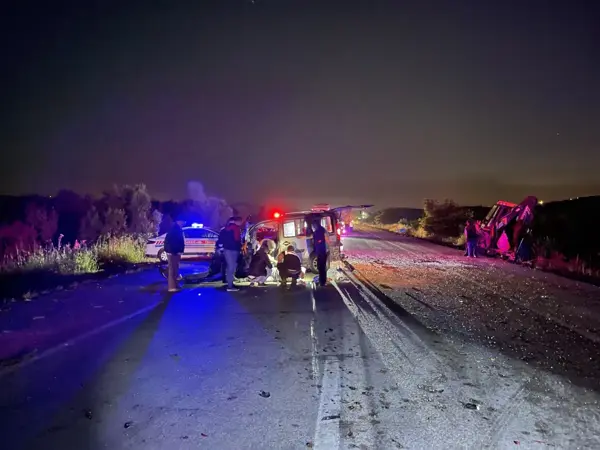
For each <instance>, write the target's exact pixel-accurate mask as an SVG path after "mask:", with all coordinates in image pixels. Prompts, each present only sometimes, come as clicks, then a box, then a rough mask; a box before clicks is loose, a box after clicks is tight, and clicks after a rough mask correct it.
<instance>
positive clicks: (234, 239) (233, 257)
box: [220, 216, 242, 292]
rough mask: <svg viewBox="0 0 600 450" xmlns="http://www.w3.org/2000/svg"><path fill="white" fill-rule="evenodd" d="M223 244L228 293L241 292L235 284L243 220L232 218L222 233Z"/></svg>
mask: <svg viewBox="0 0 600 450" xmlns="http://www.w3.org/2000/svg"><path fill="white" fill-rule="evenodd" d="M220 240H221V244H222V245H223V256H225V265H226V271H225V278H226V280H227V291H229V292H236V291H239V289H238V288H237V287H235V285H234V284H233V280H234V279H235V271H236V269H237V265H238V259H239V257H240V252H241V250H242V218H241V217H237V216H236V217H232V218H231V219H229V221H228V223H227V226H226V227H225V229H224V230H223V232H222V233H221V238H220Z"/></svg>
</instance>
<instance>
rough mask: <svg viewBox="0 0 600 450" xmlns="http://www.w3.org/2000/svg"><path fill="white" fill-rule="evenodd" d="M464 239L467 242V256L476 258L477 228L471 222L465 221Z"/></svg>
mask: <svg viewBox="0 0 600 450" xmlns="http://www.w3.org/2000/svg"><path fill="white" fill-rule="evenodd" d="M465 238H466V240H467V256H468V257H470V258H477V253H476V252H477V242H478V240H479V234H478V233H477V227H476V226H475V224H474V223H473V222H472V221H471V220H467V224H466V226H465Z"/></svg>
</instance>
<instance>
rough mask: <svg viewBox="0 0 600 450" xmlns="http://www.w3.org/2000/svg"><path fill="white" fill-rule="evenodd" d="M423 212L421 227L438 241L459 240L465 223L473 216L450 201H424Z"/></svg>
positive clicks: (466, 209) (467, 210)
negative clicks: (438, 239)
mask: <svg viewBox="0 0 600 450" xmlns="http://www.w3.org/2000/svg"><path fill="white" fill-rule="evenodd" d="M424 211H425V212H424V215H423V219H421V226H422V227H423V229H424V230H425V231H426V232H427V233H428V234H430V235H432V236H435V237H437V238H440V239H448V238H450V239H457V238H459V237H460V235H461V234H462V233H463V230H464V225H465V222H466V221H467V219H471V218H472V215H473V214H472V212H471V211H470V210H469V209H468V208H462V207H460V206H458V205H457V204H456V203H454V202H453V201H452V200H444V201H443V202H438V201H435V200H425V204H424Z"/></svg>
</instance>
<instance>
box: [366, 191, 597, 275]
mask: <svg viewBox="0 0 600 450" xmlns="http://www.w3.org/2000/svg"><path fill="white" fill-rule="evenodd" d="M599 208H600V197H586V198H576V199H570V200H565V201H559V202H551V203H546V204H543V205H538V206H537V208H536V210H535V214H534V222H533V226H532V235H533V236H532V237H533V251H534V255H535V258H534V260H533V261H532V262H531V265H532V266H535V267H537V268H541V269H545V270H551V271H555V272H559V273H563V274H573V275H577V276H580V277H583V278H584V279H594V280H597V279H600V233H598V232H597V224H596V222H595V216H594V214H593V213H592V212H593V211H596V210H598V209H599ZM417 211H418V214H417V213H416V212H417ZM488 211H489V208H488V207H482V206H476V207H465V206H460V205H458V204H457V203H455V202H454V201H452V200H444V201H436V200H425V202H424V205H423V209H421V210H414V209H408V208H388V209H385V210H381V211H378V212H376V213H374V214H372V215H371V216H370V217H369V218H368V219H367V220H365V224H367V225H370V226H373V227H376V228H379V229H384V230H387V231H391V232H394V233H399V234H403V235H406V236H412V237H415V238H420V239H427V240H430V241H434V242H438V243H441V244H445V245H451V246H456V247H463V246H464V244H465V238H464V234H463V232H464V225H465V222H466V221H467V219H475V220H481V219H483V218H485V216H486V214H487V212H488ZM415 216H416V217H415Z"/></svg>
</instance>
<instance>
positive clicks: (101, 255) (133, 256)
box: [95, 235, 146, 264]
mask: <svg viewBox="0 0 600 450" xmlns="http://www.w3.org/2000/svg"><path fill="white" fill-rule="evenodd" d="M95 248H96V251H97V257H98V261H99V262H100V263H102V264H136V263H141V262H143V261H144V260H145V254H146V239H145V238H143V237H137V236H129V235H125V236H119V237H112V238H111V237H109V238H104V239H101V240H100V241H99V242H98V243H97V244H96V246H95Z"/></svg>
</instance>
